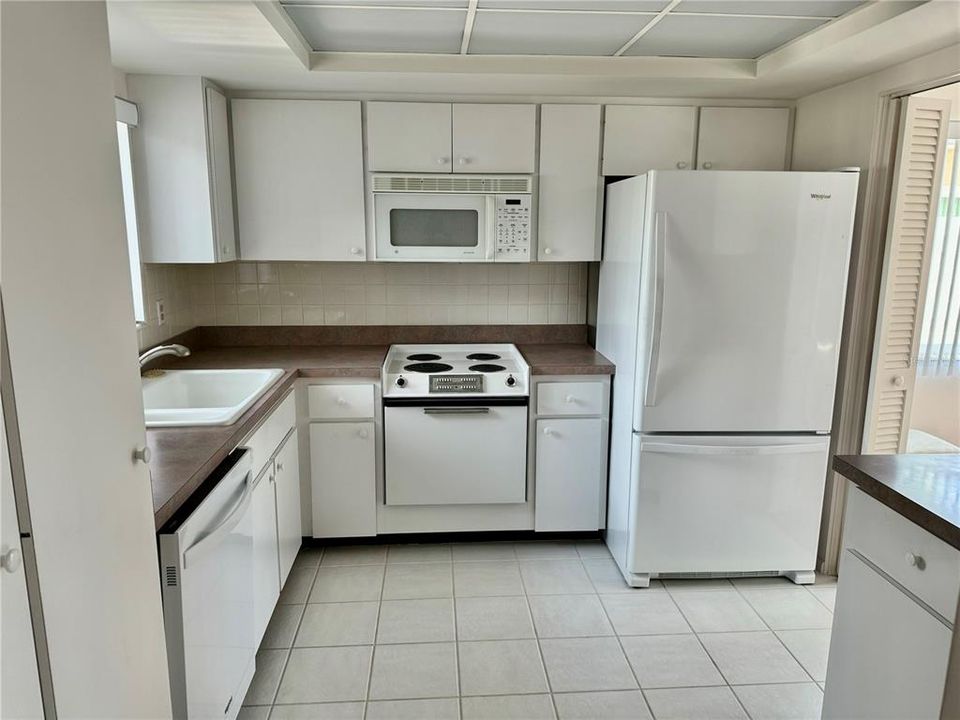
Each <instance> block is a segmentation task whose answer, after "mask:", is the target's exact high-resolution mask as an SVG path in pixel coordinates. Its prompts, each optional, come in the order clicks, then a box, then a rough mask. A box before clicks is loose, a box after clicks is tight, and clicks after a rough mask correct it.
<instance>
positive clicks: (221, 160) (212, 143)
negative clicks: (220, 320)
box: [148, 87, 237, 262]
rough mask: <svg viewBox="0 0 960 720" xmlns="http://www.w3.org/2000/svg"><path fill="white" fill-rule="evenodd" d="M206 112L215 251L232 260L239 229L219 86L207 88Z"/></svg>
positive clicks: (224, 259) (220, 257)
mask: <svg viewBox="0 0 960 720" xmlns="http://www.w3.org/2000/svg"><path fill="white" fill-rule="evenodd" d="M148 112H149V111H148ZM206 116H207V156H208V159H209V163H210V183H211V193H210V195H211V197H212V198H213V241H214V243H216V250H215V254H216V258H217V260H218V261H220V262H229V261H230V260H236V259H237V233H236V228H235V227H234V223H233V182H232V181H231V177H232V176H231V174H230V130H229V128H228V119H227V98H226V96H225V95H224V94H223V93H222V92H220V91H219V90H217V89H216V88H212V87H208V88H206Z"/></svg>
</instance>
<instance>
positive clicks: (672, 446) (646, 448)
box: [640, 443, 824, 455]
mask: <svg viewBox="0 0 960 720" xmlns="http://www.w3.org/2000/svg"><path fill="white" fill-rule="evenodd" d="M823 449H824V445H823V444H821V443H802V444H798V445H683V444H679V443H643V444H642V445H641V447H640V451H641V452H654V453H666V454H670V455H794V454H796V453H813V452H822V451H823Z"/></svg>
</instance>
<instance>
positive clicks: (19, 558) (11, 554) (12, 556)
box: [0, 548, 23, 573]
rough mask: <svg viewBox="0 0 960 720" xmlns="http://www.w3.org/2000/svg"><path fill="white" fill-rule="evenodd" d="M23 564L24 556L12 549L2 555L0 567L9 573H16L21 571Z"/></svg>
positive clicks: (0, 556)
mask: <svg viewBox="0 0 960 720" xmlns="http://www.w3.org/2000/svg"><path fill="white" fill-rule="evenodd" d="M22 562H23V555H22V554H21V553H20V551H19V550H17V548H10V549H9V550H7V551H6V552H5V553H4V554H3V555H0V567H2V568H3V569H4V570H6V571H7V572H8V573H15V572H16V571H17V570H19V569H20V565H21V563H22Z"/></svg>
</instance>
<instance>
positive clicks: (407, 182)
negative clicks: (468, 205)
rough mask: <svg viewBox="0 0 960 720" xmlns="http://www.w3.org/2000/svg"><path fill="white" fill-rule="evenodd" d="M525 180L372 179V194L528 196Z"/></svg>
mask: <svg viewBox="0 0 960 720" xmlns="http://www.w3.org/2000/svg"><path fill="white" fill-rule="evenodd" d="M531 186H532V179H531V178H530V177H527V176H516V177H484V176H482V175H374V176H373V191H374V192H407V193H418V192H420V193H529V192H531Z"/></svg>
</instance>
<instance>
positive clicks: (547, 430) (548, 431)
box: [543, 427, 556, 435]
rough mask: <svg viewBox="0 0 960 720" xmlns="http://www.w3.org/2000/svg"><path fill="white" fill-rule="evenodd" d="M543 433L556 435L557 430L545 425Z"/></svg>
mask: <svg viewBox="0 0 960 720" xmlns="http://www.w3.org/2000/svg"><path fill="white" fill-rule="evenodd" d="M543 434H544V435H556V432H554V429H553V428H552V427H545V428H544V429H543Z"/></svg>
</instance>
